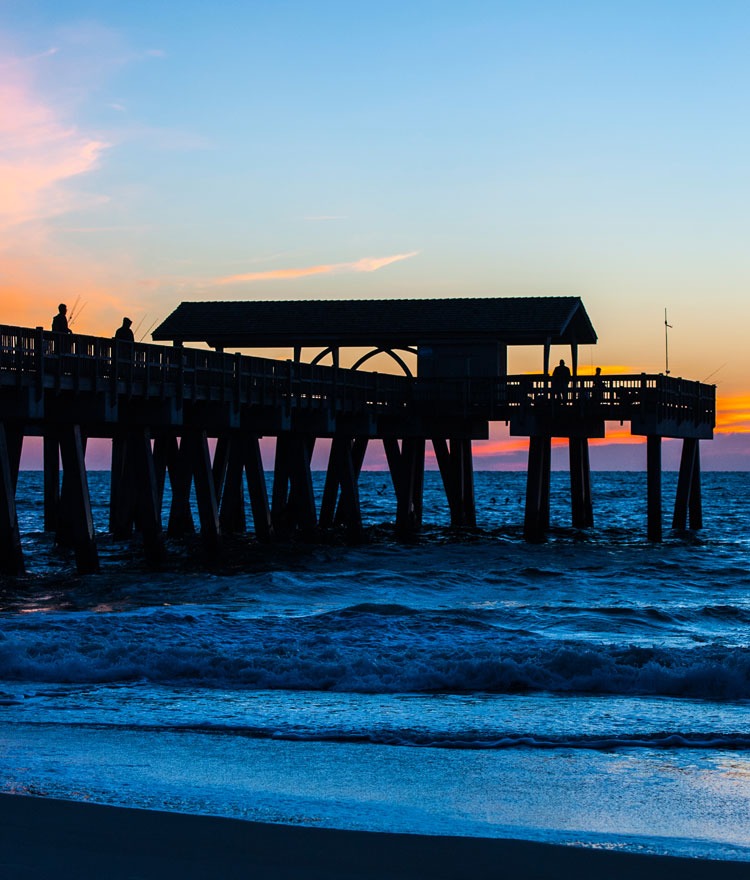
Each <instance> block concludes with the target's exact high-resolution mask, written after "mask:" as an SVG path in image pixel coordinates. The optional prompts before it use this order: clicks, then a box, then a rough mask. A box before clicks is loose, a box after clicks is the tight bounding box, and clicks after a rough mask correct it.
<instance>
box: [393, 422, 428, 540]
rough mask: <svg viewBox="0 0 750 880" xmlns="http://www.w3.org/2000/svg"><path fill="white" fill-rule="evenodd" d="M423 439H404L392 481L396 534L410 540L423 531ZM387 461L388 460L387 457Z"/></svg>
mask: <svg viewBox="0 0 750 880" xmlns="http://www.w3.org/2000/svg"><path fill="white" fill-rule="evenodd" d="M424 456H425V440H424V437H405V438H404V439H403V440H402V441H401V450H400V454H399V456H398V459H397V461H396V462H395V464H396V473H393V472H392V473H391V477H392V478H393V481H394V486H396V533H397V534H399V535H401V536H409V535H412V534H414V533H415V532H418V531H419V530H420V528H421V527H422V501H423V492H424ZM389 460H390V457H389Z"/></svg>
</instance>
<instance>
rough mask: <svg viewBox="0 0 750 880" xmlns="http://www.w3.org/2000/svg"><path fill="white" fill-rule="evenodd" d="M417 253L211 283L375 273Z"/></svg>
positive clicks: (231, 277) (244, 275)
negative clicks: (348, 273)
mask: <svg viewBox="0 0 750 880" xmlns="http://www.w3.org/2000/svg"><path fill="white" fill-rule="evenodd" d="M418 253H419V251H409V252H408V253H405V254H394V255H392V256H389V257H363V258H362V259H361V260H355V261H353V262H350V263H322V264H319V265H317V266H302V267H297V268H293V269H269V270H266V271H264V272H244V273H242V274H239V275H226V276H224V277H222V278H216V279H214V281H213V282H212V284H213V285H215V286H223V285H225V284H244V283H246V282H253V281H288V280H290V279H293V278H307V277H309V276H312V275H340V274H343V273H347V272H377V271H378V270H379V269H383V268H384V267H385V266H390V265H391V263H398V262H400V261H401V260H409V259H411V258H412V257H416V256H417V254H418Z"/></svg>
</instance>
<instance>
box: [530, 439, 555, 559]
mask: <svg viewBox="0 0 750 880" xmlns="http://www.w3.org/2000/svg"><path fill="white" fill-rule="evenodd" d="M551 459H552V438H551V437H545V436H539V435H537V436H532V437H530V438H529V465H528V472H527V476H526V513H525V516H524V524H523V536H524V539H525V540H527V541H530V542H533V543H538V542H540V541H543V540H544V537H545V534H546V532H547V529H548V528H549V492H550V464H551Z"/></svg>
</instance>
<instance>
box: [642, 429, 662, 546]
mask: <svg viewBox="0 0 750 880" xmlns="http://www.w3.org/2000/svg"><path fill="white" fill-rule="evenodd" d="M646 484H647V486H646V495H647V516H648V524H647V534H648V540H649V541H661V539H662V523H661V437H660V436H659V435H658V434H649V435H648V436H647V437H646Z"/></svg>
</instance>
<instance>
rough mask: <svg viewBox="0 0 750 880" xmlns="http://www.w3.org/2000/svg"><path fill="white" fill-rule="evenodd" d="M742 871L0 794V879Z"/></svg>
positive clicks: (683, 876)
mask: <svg viewBox="0 0 750 880" xmlns="http://www.w3.org/2000/svg"><path fill="white" fill-rule="evenodd" d="M748 872H750V863H748V862H747V861H729V860H726V861H725V860H709V859H697V858H686V857H681V856H666V855H642V854H638V853H632V852H613V851H611V850H602V849H593V848H588V847H584V846H565V845H560V844H553V843H537V842H530V841H524V840H515V839H506V838H472V837H448V836H429V835H423V834H397V833H384V832H377V831H344V830H336V829H331V828H317V827H310V826H290V825H275V824H264V823H259V822H251V821H246V820H242V819H231V818H221V817H216V816H203V815H195V814H187V813H171V812H162V811H152V810H142V809H136V808H132V807H114V806H108V805H101V804H92V803H86V802H81V801H67V800H58V799H50V798H40V797H32V796H27V795H14V794H0V876H2V877H3V878H4V880H32V878H40V880H41V878H48V877H55V878H56V880H68V878H70V880H73V878H87V877H92V878H95V877H103V876H106V877H107V878H108V880H126V878H133V877H138V878H140V880H151V878H154V880H156V878H159V880H170V878H172V877H174V878H178V877H179V878H180V880H193V878H194V880H199V878H206V880H208V878H214V877H221V878H222V880H233V878H240V877H252V878H254V880H265V878H268V880H271V878H273V880H297V878H299V880H344V878H348V880H355V878H356V880H381V878H382V880H386V878H388V880H391V878H392V880H412V878H413V880H416V878H430V880H459V878H467V877H471V878H472V880H485V878H487V880H489V878H505V877H524V878H526V877H528V878H536V880H547V878H549V880H552V878H556V880H560V878H568V877H570V878H577V880H585V878H588V877H590V878H592V880H594V878H599V877H607V878H608V880H620V878H622V880H625V878H631V877H636V876H637V877H638V880H651V878H654V880H656V878H663V877H680V880H708V878H711V880H735V878H736V880H740V878H743V880H744V878H747V876H748Z"/></svg>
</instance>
